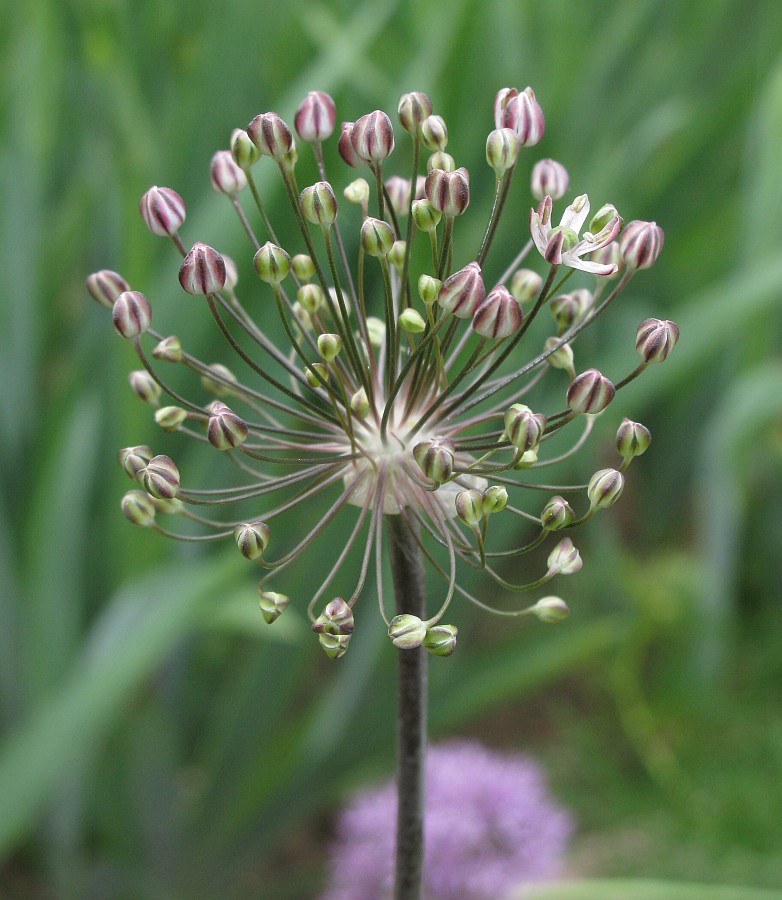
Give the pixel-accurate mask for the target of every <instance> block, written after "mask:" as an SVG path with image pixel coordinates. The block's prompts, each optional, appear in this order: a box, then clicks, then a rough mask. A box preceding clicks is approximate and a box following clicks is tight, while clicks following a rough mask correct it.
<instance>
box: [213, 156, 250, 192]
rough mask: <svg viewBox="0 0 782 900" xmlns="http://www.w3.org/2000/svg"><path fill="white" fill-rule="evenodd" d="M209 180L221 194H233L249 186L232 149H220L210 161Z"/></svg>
mask: <svg viewBox="0 0 782 900" xmlns="http://www.w3.org/2000/svg"><path fill="white" fill-rule="evenodd" d="M209 180H210V181H211V182H212V187H213V188H214V189H215V190H216V191H217V192H218V193H220V194H228V195H229V196H233V195H234V194H238V193H239V191H241V190H243V189H244V188H246V187H247V176H246V175H245V174H244V170H243V169H242V168H241V167H240V166H238V165H237V164H236V163H235V162H234V158H233V156H232V155H231V152H230V150H218V151H217V153H215V155H214V156H213V157H212V161H211V162H210V163H209Z"/></svg>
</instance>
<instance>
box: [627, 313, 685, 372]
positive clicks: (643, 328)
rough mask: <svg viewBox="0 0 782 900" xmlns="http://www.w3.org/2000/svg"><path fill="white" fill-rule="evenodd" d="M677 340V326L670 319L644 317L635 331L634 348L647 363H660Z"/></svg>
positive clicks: (666, 357)
mask: <svg viewBox="0 0 782 900" xmlns="http://www.w3.org/2000/svg"><path fill="white" fill-rule="evenodd" d="M678 340H679V326H678V325H677V324H676V323H675V322H671V321H670V319H644V320H643V322H641V324H640V325H639V326H638V330H637V331H636V333H635V349H636V350H637V351H638V352H639V353H640V354H641V358H642V359H643V361H644V362H647V363H653V362H654V363H660V362H664V361H665V360H666V359H668V354H669V353H670V352H671V350H673V348H674V347H675V346H676V342H677V341H678Z"/></svg>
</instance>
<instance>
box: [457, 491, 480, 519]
mask: <svg viewBox="0 0 782 900" xmlns="http://www.w3.org/2000/svg"><path fill="white" fill-rule="evenodd" d="M454 503H455V506H456V515H457V516H458V517H459V518H460V519H461V520H462V522H464V524H465V525H469V526H470V528H474V527H475V526H476V525H478V523H479V522H481V520H482V519H483V516H484V510H483V494H482V493H481V492H480V491H477V490H475V489H474V488H470V489H469V490H466V491H460V492H459V493H458V494H457V495H456V500H455V501H454Z"/></svg>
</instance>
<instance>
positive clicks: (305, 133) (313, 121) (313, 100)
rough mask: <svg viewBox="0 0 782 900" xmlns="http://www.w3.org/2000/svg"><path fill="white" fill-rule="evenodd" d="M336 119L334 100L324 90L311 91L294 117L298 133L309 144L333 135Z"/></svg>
mask: <svg viewBox="0 0 782 900" xmlns="http://www.w3.org/2000/svg"><path fill="white" fill-rule="evenodd" d="M336 121H337V113H336V108H335V106H334V101H333V100H332V98H331V97H330V96H329V95H328V94H326V93H324V92H323V91H310V92H309V93H308V94H307V96H306V97H305V98H304V99H303V100H302V101H301V103H300V104H299V106H298V109H297V110H296V114H295V115H294V117H293V124H294V126H295V128H296V133H297V134H298V136H299V137H300V138H301V139H302V140H303V141H306V143H308V144H314V143H316V142H319V141H325V140H326V138H329V137H331V135H332V133H333V131H334V125H335V124H336Z"/></svg>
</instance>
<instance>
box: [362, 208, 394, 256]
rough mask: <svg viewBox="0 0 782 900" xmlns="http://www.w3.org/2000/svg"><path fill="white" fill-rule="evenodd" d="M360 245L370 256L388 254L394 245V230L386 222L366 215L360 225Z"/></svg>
mask: <svg viewBox="0 0 782 900" xmlns="http://www.w3.org/2000/svg"><path fill="white" fill-rule="evenodd" d="M361 246H362V247H363V248H364V251H365V252H366V253H368V254H369V255H370V256H379V257H382V256H388V254H389V253H390V252H391V248H392V247H393V246H394V231H393V229H392V228H391V226H390V225H389V224H388V222H383V221H382V220H381V219H373V218H372V217H371V216H367V218H366V219H364V224H363V225H362V226H361Z"/></svg>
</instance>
